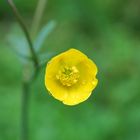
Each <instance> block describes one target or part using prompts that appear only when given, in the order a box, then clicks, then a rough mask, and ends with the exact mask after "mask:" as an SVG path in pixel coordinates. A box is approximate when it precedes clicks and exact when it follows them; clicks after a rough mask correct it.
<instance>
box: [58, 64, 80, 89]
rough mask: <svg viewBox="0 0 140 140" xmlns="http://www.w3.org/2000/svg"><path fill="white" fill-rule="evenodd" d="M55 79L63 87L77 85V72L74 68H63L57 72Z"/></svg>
mask: <svg viewBox="0 0 140 140" xmlns="http://www.w3.org/2000/svg"><path fill="white" fill-rule="evenodd" d="M56 78H57V79H58V80H59V81H60V82H61V83H62V84H63V85H64V86H68V87H70V86H72V85H73V84H75V83H77V81H78V79H79V71H78V69H77V68H76V67H75V66H72V67H67V66H65V67H64V68H63V69H61V70H59V71H58V74H57V75H56Z"/></svg>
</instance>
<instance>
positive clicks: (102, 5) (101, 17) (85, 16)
mask: <svg viewBox="0 0 140 140" xmlns="http://www.w3.org/2000/svg"><path fill="white" fill-rule="evenodd" d="M16 2H17V5H18V8H19V9H20V8H21V9H24V10H22V12H23V14H25V13H26V14H27V13H28V14H27V21H29V22H30V20H31V18H30V19H29V20H28V17H30V15H32V11H33V9H32V7H34V5H35V3H32V6H31V4H30V6H31V8H29V6H28V3H26V2H25V1H18V0H17V1H16ZM32 2H33V1H32ZM22 5H23V6H22ZM2 7H3V5H1V4H0V11H2V10H3V11H2V12H4V8H2ZM138 7H139V2H138V1H137V0H134V1H129V0H125V1H121V0H118V1H111V0H107V1H103V0H95V1H93V0H89V1H84V0H82V1H75V0H74V1H65V0H59V1H58V0H53V1H51V0H50V1H48V5H47V10H46V13H45V17H44V19H43V23H42V24H44V23H46V20H48V19H55V20H56V21H58V23H57V27H56V29H55V30H54V31H53V32H52V33H51V34H50V35H49V36H48V33H49V32H50V29H52V25H53V24H52V25H51V24H50V25H49V28H48V25H47V27H45V28H43V32H41V34H42V33H43V34H42V35H43V37H42V38H41V40H42V41H41V43H38V44H41V45H39V48H40V49H41V50H40V53H39V58H40V62H41V63H44V61H45V63H46V61H48V59H49V58H50V57H51V56H52V55H54V54H58V53H60V52H62V51H64V50H67V49H68V48H76V49H79V50H81V51H83V52H84V53H86V54H87V55H88V56H89V57H90V58H92V59H93V60H94V61H95V62H96V64H97V66H98V68H99V73H98V79H99V85H98V86H97V88H96V89H95V91H94V92H93V94H92V96H91V97H90V98H89V99H88V100H87V101H86V102H84V103H82V104H80V105H78V106H74V107H68V106H64V105H63V104H62V103H60V102H58V101H56V100H54V99H53V98H52V97H51V96H50V95H49V94H48V93H46V89H45V86H44V71H45V67H43V69H42V70H41V71H40V74H39V77H38V79H37V81H36V82H35V83H34V84H33V86H32V92H31V95H30V101H31V102H30V108H29V119H30V140H46V139H48V140H94V139H95V140H139V139H140V133H139V130H140V125H139V124H140V94H139V92H140V86H139V79H140V55H139V52H140V41H139V38H140V34H139V33H140V30H138V29H139V26H138V25H139V22H140V20H139V18H138V15H139V8H138ZM24 11H25V13H24ZM30 12H31V13H30ZM1 19H3V21H2V22H1V23H0V46H1V47H0V107H1V109H0V140H9V139H10V140H18V139H19V133H20V113H21V112H20V107H21V105H20V104H21V99H20V98H21V73H22V72H21V70H22V67H21V64H20V61H19V57H17V56H16V55H14V54H13V53H12V52H11V51H10V50H9V49H8V48H10V47H16V48H15V49H14V50H16V51H17V52H18V53H20V55H21V53H22V54H24V55H26V54H29V50H26V51H27V52H26V51H25V50H24V49H25V46H27V45H28V44H27V43H26V40H25V39H24V35H23V33H22V31H21V30H20V29H19V27H18V26H17V25H15V22H13V21H12V20H11V18H9V17H8V18H7V19H6V18H2V16H1ZM44 29H46V30H44ZM44 32H45V33H44ZM42 35H41V36H42ZM46 37H47V41H46ZM39 38H40V37H39ZM8 40H11V41H12V42H13V43H11V42H10V44H11V45H9V44H7V41H8ZM39 40H40V39H39ZM39 42H40V41H39ZM22 48H23V49H22ZM24 51H25V52H24ZM46 53H47V55H46ZM29 55H30V54H29Z"/></svg>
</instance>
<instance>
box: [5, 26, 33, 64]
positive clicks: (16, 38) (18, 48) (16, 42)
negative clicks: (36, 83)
mask: <svg viewBox="0 0 140 140" xmlns="http://www.w3.org/2000/svg"><path fill="white" fill-rule="evenodd" d="M7 38H8V43H9V45H8V47H9V49H11V51H13V52H14V53H15V54H16V55H17V56H18V58H19V60H21V62H22V63H26V62H27V61H29V60H30V59H31V58H30V51H29V48H28V43H27V40H26V38H25V37H24V36H23V33H22V32H21V31H20V30H18V27H17V26H13V27H12V29H11V32H10V33H9V35H8V36H7Z"/></svg>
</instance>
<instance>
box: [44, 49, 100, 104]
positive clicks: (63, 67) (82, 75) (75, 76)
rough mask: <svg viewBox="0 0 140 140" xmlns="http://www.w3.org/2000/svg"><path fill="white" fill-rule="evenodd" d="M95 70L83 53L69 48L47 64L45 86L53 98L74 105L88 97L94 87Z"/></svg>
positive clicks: (95, 81)
mask: <svg viewBox="0 0 140 140" xmlns="http://www.w3.org/2000/svg"><path fill="white" fill-rule="evenodd" d="M97 71H98V70H97V67H96V65H95V64H94V62H93V61H91V60H90V59H89V58H88V57H87V56H86V55H85V54H83V53H82V52H80V51H78V50H76V49H70V50H68V51H66V52H64V53H61V54H59V55H57V56H55V57H54V58H52V59H51V60H50V62H49V63H48V64H47V67H46V73H45V86H46V88H47V89H48V91H49V92H50V93H51V95H52V96H53V97H54V98H56V99H58V100H60V101H62V102H63V103H64V104H66V105H76V104H79V103H81V102H83V101H85V100H86V99H88V97H89V96H90V95H91V93H92V90H93V89H94V88H95V87H96V85H97V83H98V80H97V79H96V74H97Z"/></svg>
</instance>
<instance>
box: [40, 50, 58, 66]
mask: <svg viewBox="0 0 140 140" xmlns="http://www.w3.org/2000/svg"><path fill="white" fill-rule="evenodd" d="M54 55H55V54H54V53H52V52H47V53H42V54H40V55H39V62H40V65H41V66H43V65H45V64H46V63H47V62H48V61H49V59H50V58H51V57H52V56H54Z"/></svg>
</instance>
